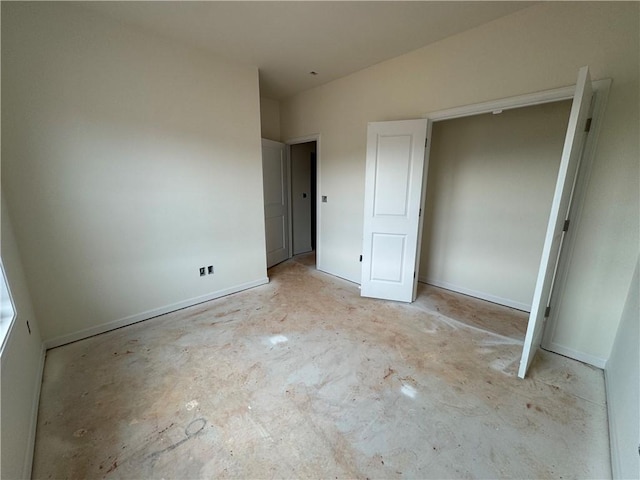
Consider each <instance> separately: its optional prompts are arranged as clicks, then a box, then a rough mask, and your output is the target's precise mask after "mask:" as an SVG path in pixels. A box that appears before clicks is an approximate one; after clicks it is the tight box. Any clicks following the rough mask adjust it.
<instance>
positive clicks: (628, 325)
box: [605, 263, 640, 478]
mask: <svg viewBox="0 0 640 480" xmlns="http://www.w3.org/2000/svg"><path fill="white" fill-rule="evenodd" d="M639 266H640V265H639V264H638V263H636V270H635V273H634V275H633V279H632V281H631V285H630V286H629V293H628V295H627V301H626V303H625V307H624V311H623V313H622V319H621V320H620V328H619V329H618V334H617V335H616V340H615V342H614V344H613V350H612V351H611V357H609V361H608V362H607V366H606V368H605V379H606V384H607V407H608V409H609V435H610V438H611V466H612V470H613V476H614V478H638V476H640V457H639V456H638V446H639V445H640V353H639V350H638V345H640V300H639V299H638V296H639V293H640V283H639V281H638V268H639Z"/></svg>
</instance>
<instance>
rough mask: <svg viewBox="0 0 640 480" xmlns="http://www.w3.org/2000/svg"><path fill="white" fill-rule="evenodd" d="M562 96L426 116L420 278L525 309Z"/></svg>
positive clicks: (557, 145)
mask: <svg viewBox="0 0 640 480" xmlns="http://www.w3.org/2000/svg"><path fill="white" fill-rule="evenodd" d="M570 109H571V103H570V102H566V101H565V102H554V103H549V104H546V105H538V106H535V107H528V108H519V109H515V110H506V111H504V112H503V113H501V114H499V115H493V114H486V115H476V116H473V117H466V118H459V119H455V120H446V121H442V122H435V123H434V125H433V132H432V135H431V150H430V158H429V172H428V173H429V174H428V185H427V198H426V204H425V218H424V222H425V223H424V234H423V237H422V239H423V242H422V255H421V262H420V279H421V280H422V281H426V282H427V283H432V284H434V285H438V286H442V287H445V288H449V289H452V290H456V291H460V292H462V293H466V294H468V295H474V296H477V297H479V298H484V299H487V300H490V301H493V302H497V303H502V304H505V305H509V306H512V307H515V308H519V309H521V310H527V311H528V310H529V309H530V308H531V300H532V298H533V290H534V288H535V284H536V278H537V275H538V268H539V265H540V255H541V253H542V245H543V243H544V237H545V232H546V229H547V223H548V221H549V211H550V209H551V200H552V198H553V192H554V188H555V183H556V177H557V175H558V167H559V164H560V157H561V155H562V146H563V143H564V137H565V134H566V130H567V122H568V119H569V111H570Z"/></svg>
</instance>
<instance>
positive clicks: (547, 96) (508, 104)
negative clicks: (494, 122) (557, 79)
mask: <svg viewBox="0 0 640 480" xmlns="http://www.w3.org/2000/svg"><path fill="white" fill-rule="evenodd" d="M610 84H611V80H610V79H604V80H596V81H593V82H591V85H592V88H593V89H594V90H601V89H602V88H608V86H609V85H610ZM575 89H576V86H575V85H571V86H568V87H561V88H554V89H552V90H544V91H542V92H535V93H528V94H525V95H516V96H514V97H507V98H500V99H497V100H490V101H488V102H482V103H474V104H473V105H463V106H460V107H454V108H448V109H446V110H438V111H435V112H431V113H427V114H424V115H423V118H428V119H429V120H430V121H432V122H438V121H441V120H452V119H454V118H461V117H470V116H473V115H481V114H484V113H491V112H495V111H498V110H512V109H514V108H522V107H532V106H534V105H542V104H544V103H553V102H560V101H562V100H569V99H571V98H573V93H574V92H575Z"/></svg>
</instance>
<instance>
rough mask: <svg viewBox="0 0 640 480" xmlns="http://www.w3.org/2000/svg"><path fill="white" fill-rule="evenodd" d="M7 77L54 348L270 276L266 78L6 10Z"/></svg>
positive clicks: (41, 15)
mask: <svg viewBox="0 0 640 480" xmlns="http://www.w3.org/2000/svg"><path fill="white" fill-rule="evenodd" d="M2 75H3V78H2V98H3V104H2V138H3V145H2V149H3V151H2V184H3V193H4V195H5V198H6V200H7V202H8V206H9V210H10V212H11V213H12V215H13V217H14V218H16V219H19V221H17V222H16V223H15V225H14V227H15V230H16V238H17V241H18V244H19V245H20V250H21V253H22V258H23V260H24V268H25V273H26V278H27V281H28V284H29V287H30V291H31V294H32V299H33V304H34V309H35V312H36V315H37V316H38V318H40V319H41V325H40V327H41V333H42V336H43V338H44V339H45V340H51V339H55V338H66V337H65V335H69V334H73V333H74V332H78V331H82V330H86V329H90V328H91V327H97V326H100V325H107V324H110V322H114V321H118V320H120V319H125V318H130V317H132V316H135V315H137V314H139V313H141V312H149V311H158V309H160V310H161V309H162V307H165V306H168V305H175V304H182V303H183V302H184V301H188V300H190V299H198V298H202V297H203V296H207V295H211V294H214V293H215V292H225V291H229V289H233V288H234V287H236V286H240V285H248V284H255V282H258V281H263V280H265V279H266V261H265V234H264V212H263V198H262V163H261V147H260V143H261V140H260V105H259V93H258V72H257V69H256V68H249V67H245V66H238V65H235V64H233V63H229V62H228V61H226V60H223V59H220V58H216V57H213V56H211V55H210V54H207V53H206V52H204V51H202V50H195V49H191V48H187V47H183V46H181V45H179V44H177V43H173V42H172V41H170V40H167V39H164V38H162V37H155V36H152V35H148V34H145V33H142V32H137V31H135V30H130V29H128V28H127V27H126V26H124V25H122V24H120V23H117V22H113V21H111V20H109V19H107V18H103V17H100V16H99V15H97V14H93V13H91V12H87V11H85V10H83V9H80V8H78V7H76V6H72V5H70V4H65V3H61V2H58V3H56V2H53V3H44V2H43V3H39V4H38V3H31V4H26V3H12V4H8V3H3V4H2ZM206 265H213V266H214V268H215V274H214V275H207V276H205V277H200V276H199V274H198V269H199V267H202V266H206ZM94 333H95V331H94Z"/></svg>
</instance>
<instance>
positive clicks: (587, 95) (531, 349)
mask: <svg viewBox="0 0 640 480" xmlns="http://www.w3.org/2000/svg"><path fill="white" fill-rule="evenodd" d="M591 97H592V89H591V79H590V77H589V69H588V67H582V68H581V69H580V71H579V72H578V81H577V83H576V91H575V94H574V96H573V105H572V107H571V113H570V115H569V125H568V127H567V135H566V137H565V142H564V147H563V150H562V159H561V160H560V169H559V171H558V179H557V181H556V188H555V193H554V195H553V202H552V204H551V212H550V214H549V223H548V226H547V233H546V236H545V240H544V246H543V247H542V257H541V260H540V268H539V270H538V279H537V281H536V287H535V290H534V294H533V302H532V305H531V313H530V315H529V324H528V326H527V334H526V336H525V340H524V348H523V350H522V359H521V360H520V369H519V371H518V376H519V377H520V378H524V376H525V375H526V373H527V369H528V368H529V366H530V365H531V361H532V360H533V357H534V355H535V353H536V350H537V349H538V346H539V345H540V340H541V337H542V333H543V331H544V329H543V327H544V323H545V320H546V318H545V311H546V310H547V306H548V305H549V301H550V297H551V290H552V287H553V279H554V275H555V271H556V265H557V262H558V258H559V255H560V247H561V245H562V238H563V235H564V231H563V230H564V228H563V227H564V225H565V220H568V216H569V207H570V204H571V196H572V191H573V186H574V183H575V179H576V175H577V172H578V166H579V164H580V158H581V156H582V149H583V147H584V140H585V136H586V126H587V121H588V116H589V109H590V106H591Z"/></svg>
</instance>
